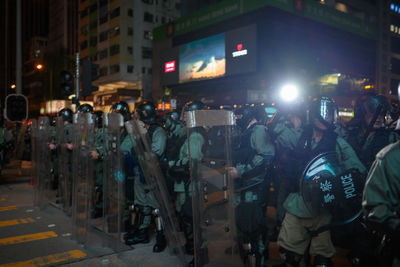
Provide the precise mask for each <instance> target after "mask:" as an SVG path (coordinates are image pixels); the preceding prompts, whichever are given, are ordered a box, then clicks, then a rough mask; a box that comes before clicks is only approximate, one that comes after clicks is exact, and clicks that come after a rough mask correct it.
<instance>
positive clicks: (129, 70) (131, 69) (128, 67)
mask: <svg viewBox="0 0 400 267" xmlns="http://www.w3.org/2000/svg"><path fill="white" fill-rule="evenodd" d="M126 72H128V73H133V65H127V66H126Z"/></svg>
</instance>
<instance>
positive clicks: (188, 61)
mask: <svg viewBox="0 0 400 267" xmlns="http://www.w3.org/2000/svg"><path fill="white" fill-rule="evenodd" d="M225 65H226V59H225V33H221V34H217V35H213V36H211V37H207V38H204V39H200V40H197V41H194V42H191V43H187V44H184V45H182V46H181V47H180V48H179V83H185V82H192V81H199V80H205V79H212V78H217V77H222V76H224V75H225V72H226V66H225Z"/></svg>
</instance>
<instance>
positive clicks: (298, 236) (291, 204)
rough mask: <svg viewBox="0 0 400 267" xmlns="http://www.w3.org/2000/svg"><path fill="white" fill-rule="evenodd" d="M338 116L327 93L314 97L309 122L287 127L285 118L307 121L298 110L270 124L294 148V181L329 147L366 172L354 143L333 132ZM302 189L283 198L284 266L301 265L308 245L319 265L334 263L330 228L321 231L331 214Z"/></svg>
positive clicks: (339, 157)
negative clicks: (311, 200)
mask: <svg viewBox="0 0 400 267" xmlns="http://www.w3.org/2000/svg"><path fill="white" fill-rule="evenodd" d="M336 118H337V107H336V104H335V103H334V102H333V101H332V100H331V99H329V98H327V97H320V98H317V99H314V100H313V102H312V103H311V105H310V108H309V120H310V121H309V122H310V124H309V126H301V127H293V128H291V127H288V124H287V122H286V119H289V120H291V121H292V123H296V124H303V125H304V122H302V121H301V118H299V117H298V116H296V114H291V116H288V117H287V118H285V117H284V116H282V117H280V118H279V116H278V117H277V118H276V119H278V121H277V122H276V123H273V124H272V125H271V131H272V132H273V133H274V135H275V136H276V140H277V141H278V142H279V143H280V144H281V145H282V146H284V147H287V148H289V149H291V150H292V152H293V153H292V156H293V160H292V166H290V168H296V169H297V172H296V173H297V174H294V175H295V176H296V177H293V179H294V182H296V180H297V181H298V179H299V178H300V177H301V174H302V173H303V170H305V169H306V166H307V165H308V163H309V162H310V160H312V159H313V158H314V157H315V156H318V155H320V154H321V153H325V152H328V151H333V152H335V153H336V160H337V162H338V164H339V165H340V166H341V167H342V168H344V169H346V170H347V169H351V168H355V169H357V170H358V171H359V172H361V173H365V171H366V169H365V167H364V166H363V164H362V163H361V162H360V160H359V159H358V158H357V156H356V154H355V152H354V150H353V149H352V148H351V146H350V145H349V144H348V143H347V142H346V141H344V139H342V138H340V137H338V136H337V135H336V133H335V132H334V125H335V119H336ZM297 184H298V182H297ZM299 190H300V188H298V189H297V190H295V191H294V192H292V193H290V194H289V195H288V197H287V198H286V200H285V202H284V208H285V209H286V215H285V217H284V219H283V222H282V228H281V230H280V233H279V236H278V245H279V246H280V253H281V255H282V258H283V259H284V261H285V263H284V264H283V266H299V264H300V261H301V259H302V257H303V255H304V254H305V253H306V250H307V248H308V247H309V250H310V254H311V255H312V256H315V265H316V266H332V265H333V264H332V261H331V258H332V256H333V255H334V254H335V248H334V246H333V244H332V241H331V237H330V232H329V230H326V231H323V232H318V230H319V229H321V227H322V226H326V225H329V223H330V221H331V219H332V215H331V214H330V213H329V212H327V211H321V210H319V209H315V208H313V206H311V205H310V204H309V203H308V202H306V201H305V200H304V198H303V197H302V195H301V194H300V193H299ZM312 231H317V232H318V234H316V235H312V234H310V232H312Z"/></svg>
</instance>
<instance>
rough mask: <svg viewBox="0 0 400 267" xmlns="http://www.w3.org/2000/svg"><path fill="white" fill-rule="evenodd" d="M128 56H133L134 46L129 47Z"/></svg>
mask: <svg viewBox="0 0 400 267" xmlns="http://www.w3.org/2000/svg"><path fill="white" fill-rule="evenodd" d="M128 54H129V55H133V47H132V46H128Z"/></svg>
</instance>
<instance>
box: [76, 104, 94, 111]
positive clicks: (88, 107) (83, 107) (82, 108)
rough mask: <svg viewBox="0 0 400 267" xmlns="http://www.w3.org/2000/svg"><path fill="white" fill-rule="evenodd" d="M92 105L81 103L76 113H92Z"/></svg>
mask: <svg viewBox="0 0 400 267" xmlns="http://www.w3.org/2000/svg"><path fill="white" fill-rule="evenodd" d="M92 112H93V107H92V106H91V105H89V104H83V105H80V106H79V107H78V113H92Z"/></svg>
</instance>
